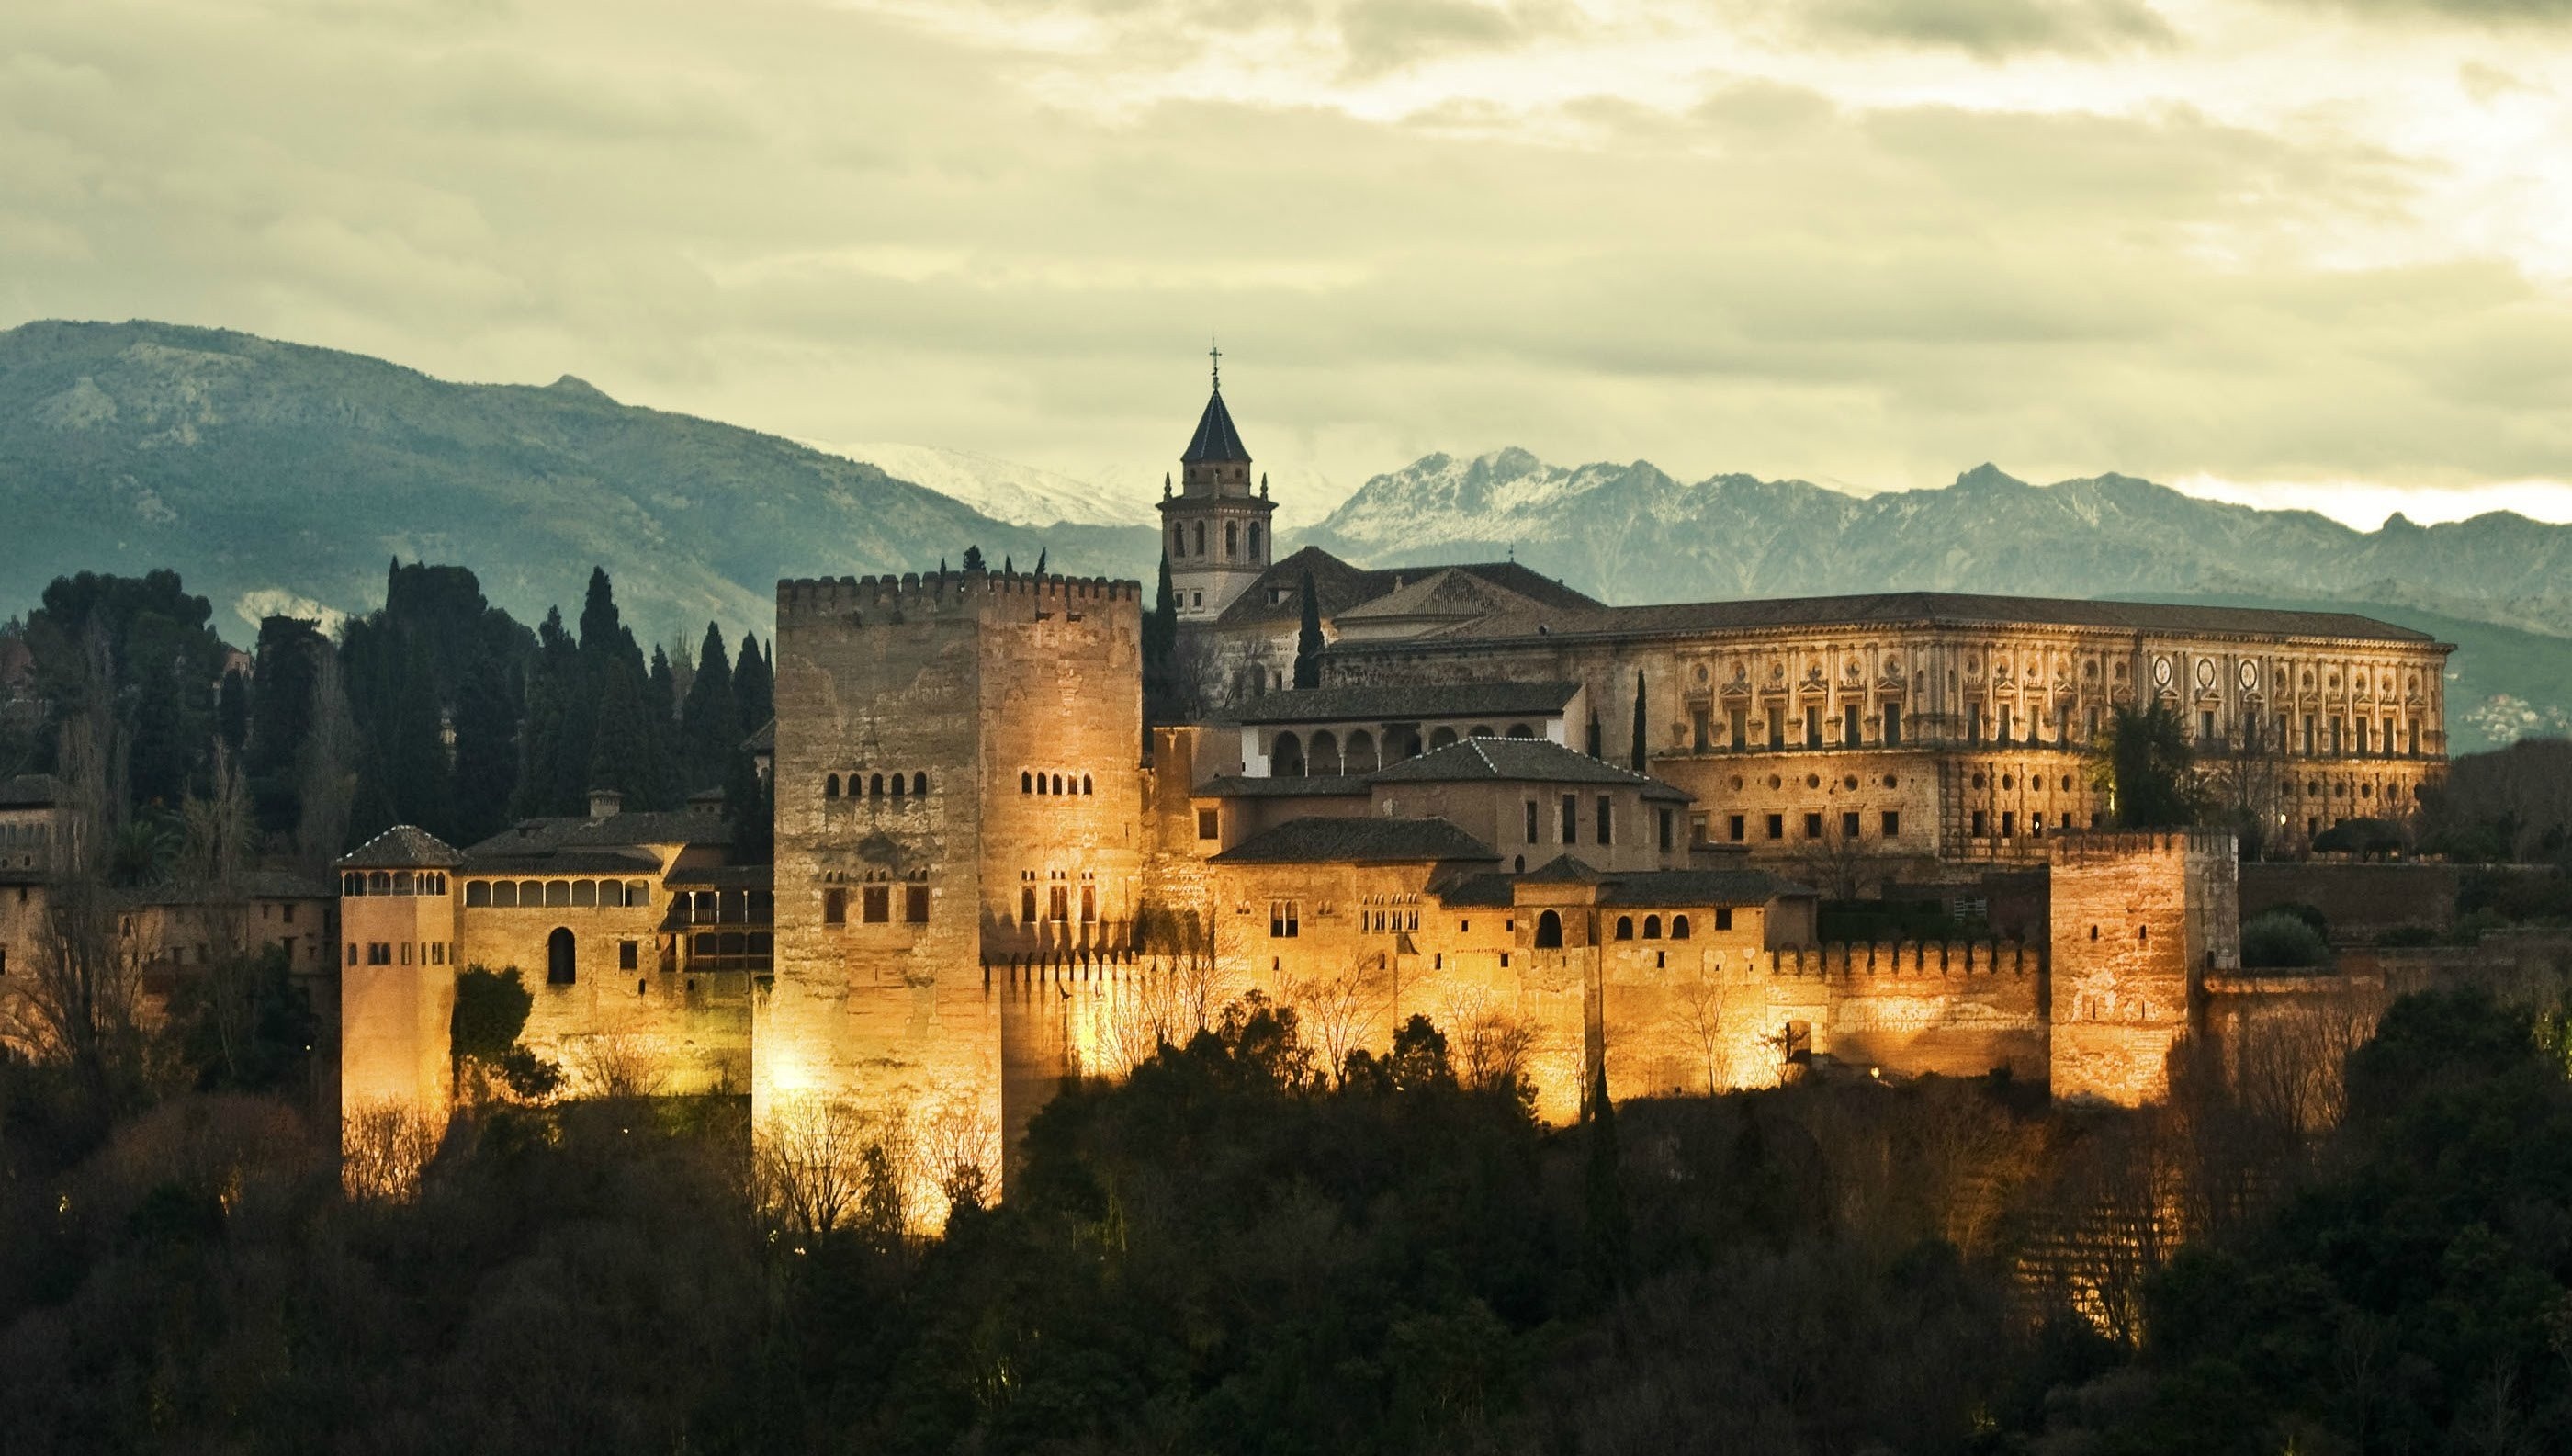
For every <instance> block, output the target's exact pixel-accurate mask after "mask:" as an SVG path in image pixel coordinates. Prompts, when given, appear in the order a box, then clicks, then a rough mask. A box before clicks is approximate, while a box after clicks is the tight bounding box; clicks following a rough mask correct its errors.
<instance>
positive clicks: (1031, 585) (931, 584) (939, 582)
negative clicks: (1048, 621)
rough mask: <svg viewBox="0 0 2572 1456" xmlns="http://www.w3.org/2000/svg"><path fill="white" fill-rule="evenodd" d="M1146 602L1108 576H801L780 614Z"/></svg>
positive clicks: (784, 585) (781, 601) (782, 598)
mask: <svg viewBox="0 0 2572 1456" xmlns="http://www.w3.org/2000/svg"><path fill="white" fill-rule="evenodd" d="M1142 599H1143V585H1142V583H1141V582H1138V581H1118V580H1115V579H1114V578H1112V577H1106V576H1059V575H1055V574H1053V573H1051V572H1047V573H1045V574H1043V575H1037V574H1035V573H1032V572H1019V571H931V572H928V573H925V574H924V573H921V572H916V571H914V572H904V573H903V574H901V575H899V576H895V575H891V574H887V575H883V576H823V577H797V578H789V579H785V580H781V581H779V582H778V583H777V612H778V615H779V616H780V617H781V618H784V617H786V616H788V615H790V614H806V615H809V614H821V615H832V614H839V613H848V612H865V611H869V610H875V611H901V612H914V611H927V612H937V611H942V610H943V611H959V610H978V609H979V608H981V607H982V606H985V605H990V604H996V603H998V602H1001V601H1007V600H1023V601H1025V602H1028V603H1030V604H1033V605H1036V606H1039V607H1041V606H1042V605H1045V604H1048V603H1060V604H1062V605H1063V606H1065V607H1079V606H1082V605H1086V604H1089V603H1108V602H1134V603H1136V604H1138V605H1139V604H1140V603H1141V601H1142Z"/></svg>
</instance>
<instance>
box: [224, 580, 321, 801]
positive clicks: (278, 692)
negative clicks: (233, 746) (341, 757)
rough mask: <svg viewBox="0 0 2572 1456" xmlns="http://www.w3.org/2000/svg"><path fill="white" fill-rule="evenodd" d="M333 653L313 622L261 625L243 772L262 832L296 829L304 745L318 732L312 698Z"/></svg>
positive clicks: (281, 621) (278, 621)
mask: <svg viewBox="0 0 2572 1456" xmlns="http://www.w3.org/2000/svg"><path fill="white" fill-rule="evenodd" d="M331 650H333V649H332V648H331V646H330V644H329V642H328V641H326V640H324V639H323V637H322V633H321V630H320V629H319V628H318V627H317V626H316V625H315V624H314V623H312V622H308V621H304V620H301V619H299V618H296V617H269V618H267V619H265V620H263V621H262V622H261V623H260V624H259V649H258V656H257V657H256V658H254V659H253V662H252V665H251V680H250V742H249V744H248V746H247V748H246V749H245V751H244V753H243V755H242V771H243V773H244V775H245V776H246V777H247V778H248V779H249V782H250V797H251V810H252V812H253V813H254V814H255V815H256V816H257V817H258V820H259V826H260V828H261V829H263V830H266V831H268V832H270V833H286V832H289V831H291V830H293V829H294V828H295V826H296V824H297V823H298V822H299V821H300V820H301V819H302V817H303V811H302V808H301V806H300V805H299V803H298V798H299V795H300V791H301V787H302V784H301V780H302V774H301V765H302V763H303V754H304V741H305V739H306V738H308V737H310V736H311V735H312V732H313V708H314V701H313V695H314V691H315V684H316V683H317V681H318V680H319V678H320V677H321V673H322V654H323V653H326V652H329V651H331Z"/></svg>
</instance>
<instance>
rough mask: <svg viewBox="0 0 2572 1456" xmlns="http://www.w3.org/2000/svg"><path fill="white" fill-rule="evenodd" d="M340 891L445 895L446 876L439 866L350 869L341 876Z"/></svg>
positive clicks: (376, 893) (361, 893) (345, 892)
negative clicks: (403, 868)
mask: <svg viewBox="0 0 2572 1456" xmlns="http://www.w3.org/2000/svg"><path fill="white" fill-rule="evenodd" d="M339 893H340V894H341V895H343V896H358V895H443V894H445V893H446V876H445V875H443V874H441V873H439V872H438V871H435V870H422V871H420V872H418V873H417V874H413V873H411V872H410V871H408V870H349V871H347V872H346V873H344V874H342V875H340V876H339Z"/></svg>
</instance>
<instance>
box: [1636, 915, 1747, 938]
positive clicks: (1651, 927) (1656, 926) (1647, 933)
mask: <svg viewBox="0 0 2572 1456" xmlns="http://www.w3.org/2000/svg"><path fill="white" fill-rule="evenodd" d="M1714 928H1715V929H1716V930H1719V931H1728V930H1730V929H1732V912H1731V911H1730V910H1717V911H1716V912H1715V913H1714ZM1642 938H1643V939H1644V940H1647V941H1657V940H1659V939H1660V938H1661V918H1660V917H1659V916H1657V915H1647V916H1644V917H1643V935H1642ZM1669 938H1670V939H1671V940H1674V941H1683V940H1686V939H1687V938H1688V918H1687V917H1686V916H1684V915H1673V916H1671V917H1670V935H1669ZM1616 939H1618V940H1620V941H1630V940H1632V939H1634V917H1632V916H1630V915H1620V916H1618V917H1616Z"/></svg>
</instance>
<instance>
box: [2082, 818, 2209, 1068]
mask: <svg viewBox="0 0 2572 1456" xmlns="http://www.w3.org/2000/svg"><path fill="white" fill-rule="evenodd" d="M2052 860H2053V869H2052V887H2051V898H2052V909H2051V913H2050V914H2051V919H2052V922H2053V935H2054V954H2053V957H2052V993H2053V1005H2052V1015H2051V1020H2052V1022H2053V1030H2052V1035H2051V1042H2052V1051H2051V1055H2050V1061H2051V1064H2052V1076H2053V1086H2054V1096H2055V1098H2056V1099H2057V1100H2059V1101H2060V1100H2081V1099H2095V1100H2101V1101H2109V1102H2115V1103H2117V1104H2119V1105H2121V1106H2129V1107H2132V1106H2141V1105H2143V1104H2144V1103H2146V1102H2153V1101H2158V1100H2160V1099H2161V1098H2162V1097H2163V1095H2164V1094H2166V1093H2167V1092H2169V1090H2170V1054H2171V1051H2172V1049H2173V1048H2175V1047H2177V1046H2178V1045H2179V1043H2180V1041H2181V1039H2182V1038H2184V1037H2185V1036H2187V1035H2188V1033H2189V1031H2190V1030H2191V1028H2192V1027H2193V1026H2194V1025H2195V1022H2196V1020H2197V1017H2198V1012H2199V1010H2200V1008H2201V1006H2202V1004H2203V1001H2204V992H2205V985H2206V977H2207V975H2208V974H2209V973H2220V972H2228V971H2238V970H2240V969H2241V966H2242V889H2241V862H2240V857H2239V853H2238V848H2237V846H2236V843H2235V840H2234V837H2233V835H2232V833H2231V832H2230V831H2218V830H2202V829H2189V830H2141V831H2124V832H2106V833H2088V834H2080V833H2076V834H2065V835H2061V836H2058V837H2057V838H2056V839H2055V840H2054V841H2053V842H2052Z"/></svg>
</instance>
